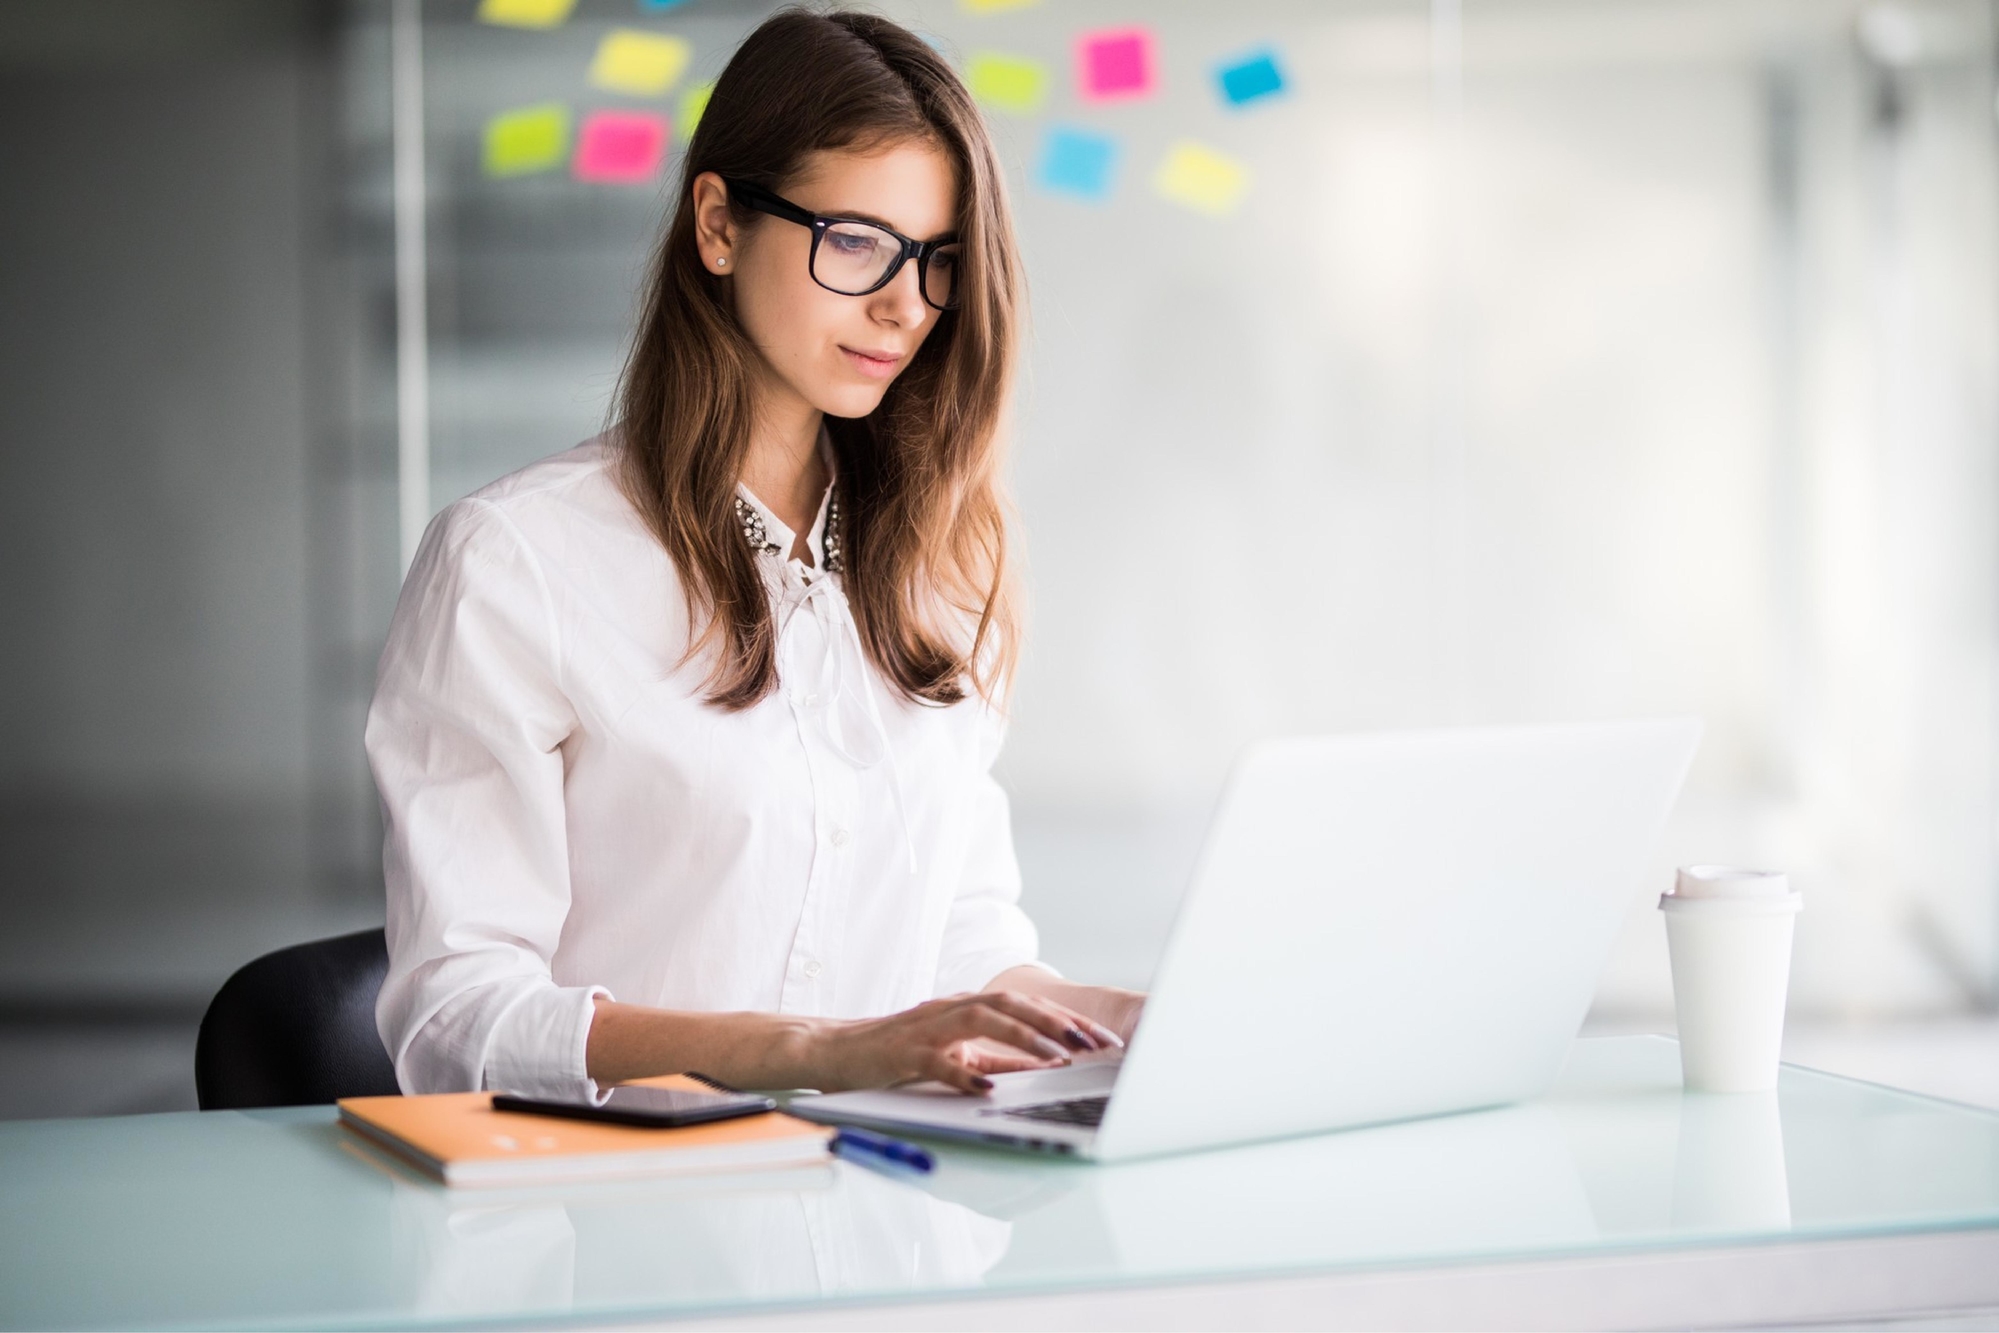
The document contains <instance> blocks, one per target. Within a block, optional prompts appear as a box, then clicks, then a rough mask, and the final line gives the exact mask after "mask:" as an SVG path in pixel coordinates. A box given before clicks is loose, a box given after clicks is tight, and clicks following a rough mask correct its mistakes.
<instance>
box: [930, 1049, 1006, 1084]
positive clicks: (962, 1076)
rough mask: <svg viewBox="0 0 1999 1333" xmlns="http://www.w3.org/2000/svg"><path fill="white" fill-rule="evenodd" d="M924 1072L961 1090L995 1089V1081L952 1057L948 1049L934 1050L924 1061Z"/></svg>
mask: <svg viewBox="0 0 1999 1333" xmlns="http://www.w3.org/2000/svg"><path fill="white" fill-rule="evenodd" d="M923 1072H924V1074H925V1075H926V1076H927V1077H930V1078H934V1079H936V1080H937V1081H938V1082H939V1083H944V1084H948V1085H949V1086H951V1087H954V1088H956V1089H957V1090H958V1091H960V1092H972V1093H984V1092H991V1091H992V1090H993V1081H992V1080H991V1079H989V1078H987V1077H986V1076H985V1075H983V1074H981V1073H979V1071H978V1070H976V1069H973V1068H972V1067H971V1066H969V1065H966V1064H962V1063H960V1062H959V1061H957V1060H954V1059H952V1058H951V1056H950V1054H949V1053H948V1052H946V1051H932V1052H930V1058H929V1059H927V1060H926V1061H924V1070H923Z"/></svg>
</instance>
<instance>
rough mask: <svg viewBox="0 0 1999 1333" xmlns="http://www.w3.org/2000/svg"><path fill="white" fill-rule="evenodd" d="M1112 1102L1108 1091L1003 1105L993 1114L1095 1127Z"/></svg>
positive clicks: (1101, 1121)
mask: <svg viewBox="0 0 1999 1333" xmlns="http://www.w3.org/2000/svg"><path fill="white" fill-rule="evenodd" d="M1110 1102H1111V1099H1110V1095H1109V1094H1108V1093H1106V1094H1104V1095H1102V1096H1099V1097H1067V1098H1064V1099H1063V1100H1061V1101H1059V1102H1033V1103H1030V1104H1029V1105H1026V1106H1003V1107H998V1108H996V1109H995V1110H994V1111H993V1112H991V1114H994V1115H1007V1116H1013V1117H1015V1118H1016V1119H1020V1120H1041V1121H1045V1122H1047V1123H1049V1124H1053V1125H1076V1126H1078V1127H1080V1128H1083V1129H1095V1128H1096V1127H1097V1126H1099V1125H1101V1124H1103V1123H1104V1108H1105V1107H1106V1106H1109V1105H1110Z"/></svg>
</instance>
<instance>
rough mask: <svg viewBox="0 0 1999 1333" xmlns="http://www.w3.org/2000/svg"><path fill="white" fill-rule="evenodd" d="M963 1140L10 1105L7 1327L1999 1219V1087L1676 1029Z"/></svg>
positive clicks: (1505, 1259) (1887, 1232)
mask: <svg viewBox="0 0 1999 1333" xmlns="http://www.w3.org/2000/svg"><path fill="white" fill-rule="evenodd" d="M939 1158H940V1161H939V1166H938V1169H937V1171H936V1172H935V1174H934V1175H932V1176H929V1177H912V1176H893V1177H892V1176H888V1175H884V1174H879V1173H877V1172H874V1171H871V1170H868V1169H865V1168H862V1167H858V1166H855V1165H854V1164H852V1163H850V1162H847V1161H844V1160H842V1161H835V1162H831V1163H829V1164H827V1165H826V1166H823V1167H813V1168H810V1169H807V1170H803V1171H790V1172H774V1173H761V1174H754V1175H743V1176H732V1177H726V1178H724V1177H709V1178H695V1179H683V1180H679V1181H671V1182H652V1183H633V1184H626V1185H616V1186H593V1187H588V1188H574V1187H559V1186H558V1187H547V1188H540V1189H536V1190H517V1191H508V1192H505V1193H495V1192H491V1191H472V1190H459V1191H451V1190H446V1189H444V1188H443V1187H441V1186H438V1185H434V1184H432V1183H430V1182H428V1181H427V1180H425V1179H423V1178H421V1177H418V1176H415V1175H413V1174H410V1173H408V1172H406V1171H404V1170H403V1169H401V1168H400V1167H397V1166H395V1165H393V1164H390V1163H389V1162H387V1161H386V1160H385V1159H383V1158H380V1157H378V1156H376V1155H375V1154H374V1153H373V1152H371V1151H370V1150H368V1149H366V1148H364V1147H362V1146H361V1145H360V1144H358V1143H357V1142H354V1141H352V1140H351V1138H350V1137H349V1136H348V1135H347V1134H346V1133H345V1132H344V1131H342V1130H341V1129H339V1127H338V1126H337V1125H336V1124H335V1123H334V1116H333V1111H332V1108H330V1107H311V1108H291V1109H285V1110H271V1111H252V1112H210V1113H185V1114H175V1115H153V1116H134V1117H128V1118H122V1119H99V1120H70V1121H40V1122H22V1123H13V1124H0V1199H4V1201H5V1209H4V1214H0V1324H4V1325H6V1326H9V1327H21V1326H28V1327H38V1328H61V1327H76V1326H89V1327H117V1326H133V1325H143V1326H163V1325H201V1326H228V1325H248V1326H258V1327H278V1326H327V1325H337V1326H344V1327H354V1326H364V1327H365V1326H380V1325H443V1324H450V1323H455V1322H466V1323H480V1324H491V1323H495V1322H499V1321H533V1322H589V1321H596V1322H612V1321H617V1320H624V1319H648V1320H654V1321H664V1320H671V1319H674V1318H691V1317H700V1318H704V1319H707V1320H709V1321H711V1322H712V1321H713V1320H714V1319H715V1318H717V1317H724V1316H728V1315H736V1314H743V1315H747V1314H753V1313H754V1314H757V1315H759V1316H761V1317H776V1316H782V1315H783V1314H784V1313H785V1312H786V1311H787V1310H789V1311H793V1312H799V1313H810V1314H813V1315H815V1316H817V1317H824V1316H827V1315H830V1314H835V1313H838V1311H837V1309H835V1308H833V1307H837V1306H840V1305H859V1306H861V1307H862V1308H873V1309H875V1310H877V1311H879V1310H881V1309H884V1308H889V1309H892V1308H894V1305H893V1303H897V1302H902V1303H907V1302H911V1301H917V1302H934V1301H938V1300H944V1299H953V1298H962V1297H965V1296H974V1295H976V1296H981V1297H984V1298H987V1299H990V1298H992V1297H995V1296H1006V1295H1040V1296H1046V1295H1049V1294H1051V1293H1056V1294H1059V1293H1076V1292H1090V1291H1096V1292H1104V1291H1118V1290H1127V1291H1129V1290H1142V1289H1153V1290H1157V1289H1159V1288H1161V1287H1167V1288H1171V1287H1172V1285H1173V1284H1200V1283H1203V1282H1207V1283H1214V1282H1229V1281H1242V1280H1246V1279H1295V1278H1299V1277H1309V1276H1311V1275H1325V1274H1340V1273H1347V1274H1352V1273H1368V1272H1375V1273H1378V1272H1383V1271H1403V1272H1409V1271H1417V1272H1430V1271H1440V1270H1450V1269H1454V1268H1462V1267H1464V1266H1467V1265H1471V1266H1477V1265H1485V1266H1488V1267H1491V1266H1494V1265H1498V1266H1500V1267H1502V1268H1503V1267H1504V1266H1506V1265H1516V1266H1517V1265H1520V1264H1523V1263H1529V1262H1545V1261H1549V1260H1575V1259H1578V1258H1590V1257H1601V1256H1605V1255H1623V1256H1626V1257H1627V1258H1629V1257H1630V1256H1634V1255H1636V1256H1641V1257H1646V1258H1648V1259H1649V1258H1654V1257H1657V1256H1659V1255H1671V1254H1673V1253H1676V1252H1678V1253H1688V1252H1693V1251H1704V1252H1709V1253H1713V1252H1718V1251H1719V1252H1728V1251H1735V1252H1738V1253H1739V1252H1740V1251H1742V1250H1743V1249H1744V1248H1745V1247H1765V1250H1764V1252H1766V1253H1776V1250H1775V1249H1772V1248H1769V1247H1773V1246H1779V1245H1781V1244H1784V1243H1789V1244H1795V1243H1797V1242H1801V1241H1814V1242H1816V1241H1831V1240H1836V1239H1839V1238H1849V1239H1850V1238H1858V1237H1868V1238H1876V1239H1877V1240H1879V1239H1880V1238H1885V1237H1893V1236H1897V1235H1903V1236H1912V1235H1916V1234H1917V1233H1925V1234H1927V1235H1928V1236H1930V1237H1932V1238H1934V1237H1938V1236H1943V1235H1949V1236H1951V1237H1952V1238H1953V1239H1954V1241H1956V1242H1963V1241H1966V1240H1971V1241H1976V1242H1978V1243H1983V1241H1984V1240H1989V1239H1993V1238H1999V1114H1994V1113H1991V1112H1986V1111H1981V1110H1977V1109H1974V1108H1970V1107H1962V1106H1957V1105H1953V1104H1950V1103H1947V1102H1941V1101H1936V1100H1933V1099H1930V1098H1926V1097H1921V1096H1917V1095H1915V1094H1912V1093H1903V1092H1897V1091H1894V1090H1891V1089H1887V1088H1881V1087H1876V1086H1873V1085H1870V1084H1865V1083H1859V1082H1854V1081H1852V1080H1849V1079H1844V1078H1839V1077H1835V1076H1832V1075H1827V1074H1820V1073H1815V1072H1812V1071H1809V1070H1804V1069H1797V1068H1790V1067H1787V1068H1786V1069H1785V1070H1784V1075H1783V1084H1782V1087H1781V1088H1780V1090H1779V1091H1778V1092H1777V1093H1775V1094H1770V1095H1762V1096H1757V1095H1747V1096H1744V1095H1736V1096H1713V1095H1709V1096H1702V1095H1698V1094H1683V1093H1682V1092H1681V1091H1680V1088H1679V1067H1678V1052H1677V1048H1676V1047H1675V1046H1674V1044H1673V1043H1672V1042H1671V1041H1670V1040H1667V1039H1665V1038H1658V1037H1620V1038H1604V1039H1594V1040H1586V1041H1580V1042H1578V1043H1577V1044H1576V1047H1575V1050H1574V1053H1573V1054H1572V1056H1571V1058H1570V1060H1569V1064H1568V1068H1567V1069H1566V1071H1565V1072H1564V1074H1563V1076H1562V1079H1561V1081H1560V1083H1559V1085H1558V1086H1557V1088H1556V1089H1555V1091H1554V1092H1553V1093H1551V1094H1550V1095H1549V1096H1548V1097H1546V1098H1543V1099H1541V1100H1539V1101H1536V1102H1532V1103H1527V1104H1523V1105H1519V1106H1514V1107H1508V1108H1504V1109H1500V1110H1494V1111H1482V1112H1474V1113H1470V1114H1465V1115H1457V1116H1448V1117H1442V1118H1438V1119H1432V1120H1424V1121H1414V1122H1408V1123H1404V1124H1398V1125H1390V1126H1385V1127H1381V1128H1376V1129H1367V1130H1357V1131H1350V1132H1347V1133H1341V1134H1329V1135H1322V1136H1319V1137H1316V1138H1309V1139H1294V1140H1288V1141H1285V1142H1280V1143H1270V1144H1263V1145H1257V1146H1252V1147H1247V1148H1237V1149H1229V1150H1223V1151H1217V1152H1211V1153H1202V1154H1194V1155H1188V1156H1182V1157H1175V1158H1167V1159H1160V1160H1155V1161H1148V1162H1139V1163H1132V1164H1128V1165H1122V1166H1113V1167H1098V1166H1090V1165H1083V1164H1075V1163H1068V1162H1052V1161H1043V1160H1038V1159H1024V1158H1015V1157H1011V1156H1006V1155H1002V1154H998V1153H994V1152H987V1151H981V1150H977V1149H956V1148H946V1149H943V1150H941V1151H940V1153H939ZM1982 1252H1983V1251H1980V1252H1979V1253H1982ZM1990 1253H1991V1254H1993V1255H1994V1256H1999V1247H1995V1248H1993V1249H1991V1250H1990ZM1959 1262H1961V1260H1960V1261H1959ZM1995 1271H1999V1265H1995Z"/></svg>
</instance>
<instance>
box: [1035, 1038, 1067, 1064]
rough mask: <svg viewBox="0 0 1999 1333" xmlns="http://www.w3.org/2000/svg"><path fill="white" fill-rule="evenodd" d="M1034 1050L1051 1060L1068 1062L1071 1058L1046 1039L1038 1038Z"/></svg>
mask: <svg viewBox="0 0 1999 1333" xmlns="http://www.w3.org/2000/svg"><path fill="white" fill-rule="evenodd" d="M1034 1049H1035V1050H1037V1051H1039V1052H1041V1053H1042V1054H1043V1055H1045V1056H1047V1057H1048V1058H1049V1059H1051V1060H1066V1059H1068V1058H1069V1055H1068V1052H1066V1051H1064V1050H1063V1049H1062V1048H1061V1047H1060V1046H1057V1045H1056V1044H1055V1043H1054V1042H1052V1041H1050V1040H1048V1038H1046V1037H1036V1038H1035V1039H1034Z"/></svg>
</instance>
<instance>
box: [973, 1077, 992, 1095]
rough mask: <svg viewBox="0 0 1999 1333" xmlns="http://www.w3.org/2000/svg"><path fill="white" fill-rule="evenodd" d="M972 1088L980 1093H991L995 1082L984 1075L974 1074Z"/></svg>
mask: <svg viewBox="0 0 1999 1333" xmlns="http://www.w3.org/2000/svg"><path fill="white" fill-rule="evenodd" d="M972 1086H973V1087H975V1088H977V1089H978V1090H979V1091H980V1092H991V1091H992V1090H993V1081H992V1080H991V1079H989V1078H987V1077H986V1076H985V1075H983V1074H974V1075H972Z"/></svg>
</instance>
